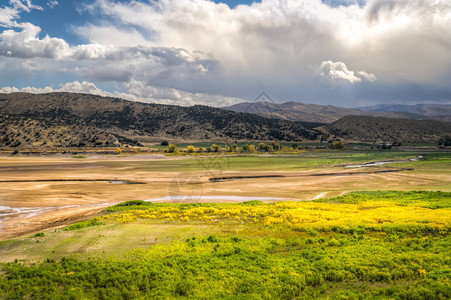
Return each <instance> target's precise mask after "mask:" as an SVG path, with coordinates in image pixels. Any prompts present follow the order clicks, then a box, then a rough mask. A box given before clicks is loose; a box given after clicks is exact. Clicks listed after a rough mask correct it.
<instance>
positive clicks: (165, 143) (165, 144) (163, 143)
mask: <svg viewBox="0 0 451 300" xmlns="http://www.w3.org/2000/svg"><path fill="white" fill-rule="evenodd" d="M161 146H169V143H168V141H162V142H161Z"/></svg>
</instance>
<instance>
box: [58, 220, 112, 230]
mask: <svg viewBox="0 0 451 300" xmlns="http://www.w3.org/2000/svg"><path fill="white" fill-rule="evenodd" d="M103 224H104V223H102V222H100V221H99V220H98V219H97V218H94V219H92V220H87V221H83V222H79V223H75V224H72V225H70V226H67V227H66V228H64V231H72V230H78V229H82V228H86V227H93V226H99V225H103Z"/></svg>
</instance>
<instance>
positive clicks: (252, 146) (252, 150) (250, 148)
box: [249, 144, 255, 152]
mask: <svg viewBox="0 0 451 300" xmlns="http://www.w3.org/2000/svg"><path fill="white" fill-rule="evenodd" d="M249 152H255V145H252V144H251V145H249Z"/></svg>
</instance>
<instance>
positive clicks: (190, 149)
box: [186, 145, 196, 153]
mask: <svg viewBox="0 0 451 300" xmlns="http://www.w3.org/2000/svg"><path fill="white" fill-rule="evenodd" d="M186 152H188V153H194V152H196V148H194V146H193V145H189V146H188V147H186Z"/></svg>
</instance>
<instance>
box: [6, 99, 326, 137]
mask: <svg viewBox="0 0 451 300" xmlns="http://www.w3.org/2000/svg"><path fill="white" fill-rule="evenodd" d="M0 111H1V112H2V113H3V114H9V115H21V116H26V117H32V118H40V119H44V120H52V121H55V122H59V123H62V124H66V125H77V126H80V125H81V126H89V127H93V128H97V129H100V130H104V131H107V132H109V133H114V134H118V135H123V136H127V137H134V138H137V139H139V137H152V138H169V139H171V138H174V139H185V140H189V139H191V140H193V139H195V140H206V139H224V140H226V139H234V140H235V139H236V140H285V141H300V140H305V139H308V140H315V139H318V138H320V135H321V132H319V131H317V130H314V129H312V127H314V126H317V124H309V123H302V122H293V121H287V120H278V119H268V118H264V117H261V116H257V115H253V114H247V113H236V112H231V111H228V110H224V109H219V108H213V107H208V106H200V105H196V106H192V107H180V106H171V105H160V104H147V103H138V102H131V101H125V100H122V99H118V98H108V97H100V96H94V95H87V94H73V93H49V94H28V93H12V94H0Z"/></svg>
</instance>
